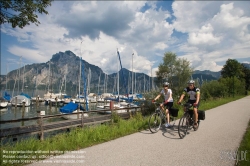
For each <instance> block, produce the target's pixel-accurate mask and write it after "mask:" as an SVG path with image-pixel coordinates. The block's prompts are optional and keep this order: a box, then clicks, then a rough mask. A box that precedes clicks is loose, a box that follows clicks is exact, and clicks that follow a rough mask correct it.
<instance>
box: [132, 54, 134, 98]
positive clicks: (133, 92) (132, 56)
mask: <svg viewBox="0 0 250 166" xmlns="http://www.w3.org/2000/svg"><path fill="white" fill-rule="evenodd" d="M133 57H134V53H133V54H132V95H133V94H134V92H133V88H134V77H133V75H134V72H133Z"/></svg>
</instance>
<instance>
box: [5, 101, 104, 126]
mask: <svg viewBox="0 0 250 166" xmlns="http://www.w3.org/2000/svg"><path fill="white" fill-rule="evenodd" d="M97 105H103V103H90V104H89V110H96V106H97ZM61 107H62V106H52V107H50V106H49V105H45V104H44V103H40V105H36V104H32V105H31V106H29V107H15V106H9V107H7V108H2V109H0V113H1V116H0V120H1V121H3V120H14V119H22V118H30V117H37V111H45V115H56V114H60V112H59V110H60V108H61ZM83 107H85V106H84V105H83ZM61 120H65V119H63V118H61V117H57V118H51V119H45V123H46V122H48V123H49V122H55V121H61ZM34 124H37V120H29V121H22V122H15V123H6V124H1V126H0V128H1V129H3V128H11V127H20V126H29V125H34Z"/></svg>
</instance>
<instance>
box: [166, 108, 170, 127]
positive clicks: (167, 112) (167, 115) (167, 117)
mask: <svg viewBox="0 0 250 166" xmlns="http://www.w3.org/2000/svg"><path fill="white" fill-rule="evenodd" d="M166 119H167V123H168V124H169V111H168V108H167V109H166Z"/></svg>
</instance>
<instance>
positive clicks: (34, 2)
mask: <svg viewBox="0 0 250 166" xmlns="http://www.w3.org/2000/svg"><path fill="white" fill-rule="evenodd" d="M51 2H52V0H0V7H1V13H0V25H2V24H4V23H11V24H12V28H16V27H17V26H18V27H19V28H23V27H25V26H26V25H30V23H34V24H35V25H37V26H38V24H40V22H39V21H38V20H37V18H38V16H37V15H36V13H37V12H38V13H40V14H43V13H45V14H48V12H47V11H46V10H45V8H46V7H48V6H51Z"/></svg>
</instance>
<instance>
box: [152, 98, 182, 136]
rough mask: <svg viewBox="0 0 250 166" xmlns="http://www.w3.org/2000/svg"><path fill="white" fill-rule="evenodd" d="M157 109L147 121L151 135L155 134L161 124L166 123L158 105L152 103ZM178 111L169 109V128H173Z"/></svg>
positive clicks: (163, 112)
mask: <svg viewBox="0 0 250 166" xmlns="http://www.w3.org/2000/svg"><path fill="white" fill-rule="evenodd" d="M153 103H154V104H155V106H156V107H157V108H156V109H155V112H154V113H153V114H152V115H151V116H150V118H149V121H148V126H149V130H150V131H151V132H152V133H156V132H158V131H159V130H160V127H161V125H162V124H165V123H166V121H167V120H166V112H165V110H164V111H163V110H162V109H161V107H160V103H156V102H153ZM178 111H179V110H178V109H174V108H171V109H170V110H169V116H170V117H169V119H170V121H171V122H172V124H171V126H174V124H175V120H176V117H177V116H178Z"/></svg>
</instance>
